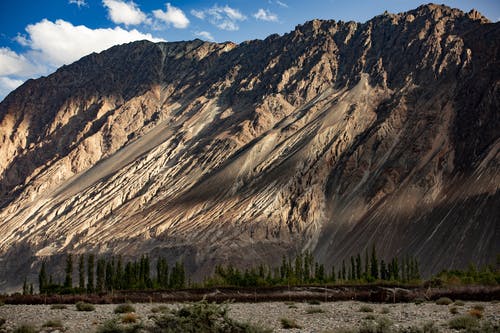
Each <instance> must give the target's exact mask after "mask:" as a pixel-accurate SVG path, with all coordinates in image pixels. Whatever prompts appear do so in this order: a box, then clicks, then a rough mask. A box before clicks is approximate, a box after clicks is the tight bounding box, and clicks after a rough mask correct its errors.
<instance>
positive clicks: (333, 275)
mask: <svg viewBox="0 0 500 333" xmlns="http://www.w3.org/2000/svg"><path fill="white" fill-rule="evenodd" d="M330 280H331V281H332V282H333V283H335V281H336V275H335V266H334V265H332V275H331V277H330Z"/></svg>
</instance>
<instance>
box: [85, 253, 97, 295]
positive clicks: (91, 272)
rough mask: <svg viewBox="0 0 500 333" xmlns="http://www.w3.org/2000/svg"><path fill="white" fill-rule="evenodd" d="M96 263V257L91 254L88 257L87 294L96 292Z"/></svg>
mask: <svg viewBox="0 0 500 333" xmlns="http://www.w3.org/2000/svg"><path fill="white" fill-rule="evenodd" d="M94 262H95V255H94V254H89V256H88V257H87V292H88V293H89V294H91V293H93V292H94Z"/></svg>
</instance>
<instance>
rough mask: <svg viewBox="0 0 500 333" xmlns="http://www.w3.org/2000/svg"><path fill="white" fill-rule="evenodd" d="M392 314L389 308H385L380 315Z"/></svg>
mask: <svg viewBox="0 0 500 333" xmlns="http://www.w3.org/2000/svg"><path fill="white" fill-rule="evenodd" d="M390 312H391V310H389V308H386V307H383V308H382V310H381V311H380V313H383V314H388V313H390Z"/></svg>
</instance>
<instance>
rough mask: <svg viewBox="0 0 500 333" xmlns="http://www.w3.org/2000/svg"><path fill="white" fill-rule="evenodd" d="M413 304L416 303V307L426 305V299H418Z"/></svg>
mask: <svg viewBox="0 0 500 333" xmlns="http://www.w3.org/2000/svg"><path fill="white" fill-rule="evenodd" d="M413 303H415V304H416V305H420V304H423V303H425V298H422V297H417V298H415V299H414V300H413Z"/></svg>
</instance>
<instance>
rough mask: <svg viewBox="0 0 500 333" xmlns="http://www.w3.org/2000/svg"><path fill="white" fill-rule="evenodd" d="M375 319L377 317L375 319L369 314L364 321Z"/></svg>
mask: <svg viewBox="0 0 500 333" xmlns="http://www.w3.org/2000/svg"><path fill="white" fill-rule="evenodd" d="M375 318H377V317H375V315H373V314H369V315H367V316H366V317H365V318H364V319H366V320H375Z"/></svg>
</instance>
